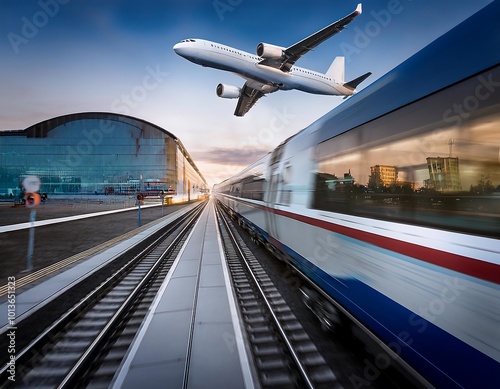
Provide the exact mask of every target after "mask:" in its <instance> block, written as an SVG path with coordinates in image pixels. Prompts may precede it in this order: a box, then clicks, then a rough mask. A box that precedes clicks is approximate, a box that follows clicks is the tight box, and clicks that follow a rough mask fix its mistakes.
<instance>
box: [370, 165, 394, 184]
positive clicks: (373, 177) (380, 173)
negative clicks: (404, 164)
mask: <svg viewBox="0 0 500 389" xmlns="http://www.w3.org/2000/svg"><path fill="white" fill-rule="evenodd" d="M397 179H398V170H397V168H396V166H389V165H375V166H370V177H369V179H368V187H370V188H382V187H386V188H387V187H389V186H391V185H394V184H396V181H397Z"/></svg>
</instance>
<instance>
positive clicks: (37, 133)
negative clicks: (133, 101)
mask: <svg viewBox="0 0 500 389" xmlns="http://www.w3.org/2000/svg"><path fill="white" fill-rule="evenodd" d="M86 119H99V120H112V121H116V122H121V123H126V124H129V125H131V126H134V127H137V128H143V127H144V126H149V127H151V128H153V129H156V130H158V131H161V132H163V133H164V134H165V135H168V136H169V137H171V138H173V139H174V140H178V139H177V137H176V136H175V135H173V134H172V133H170V132H168V131H167V130H165V129H163V128H161V127H159V126H157V125H156V124H153V123H150V122H148V121H146V120H142V119H138V118H136V117H133V116H128V115H122V114H118V113H112V112H80V113H72V114H68V115H62V116H57V117H54V118H51V119H47V120H44V121H41V122H39V123H36V124H33V125H32V126H29V127H27V128H26V129H24V132H25V134H26V136H27V137H28V138H45V137H46V136H47V134H48V133H49V132H50V131H51V130H53V129H54V128H56V127H59V126H61V125H63V124H66V123H70V122H74V121H76V120H86Z"/></svg>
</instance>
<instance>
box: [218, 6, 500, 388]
mask: <svg viewBox="0 0 500 389" xmlns="http://www.w3.org/2000/svg"><path fill="white" fill-rule="evenodd" d="M499 16H500V5H499V2H496V3H493V4H492V5H490V6H488V7H486V8H485V9H484V10H482V11H480V12H479V13H478V14H476V15H474V16H473V17H471V18H470V19H469V20H467V21H466V22H464V23H462V24H461V25H459V26H458V27H456V28H455V29H453V30H452V31H450V32H449V33H447V34H445V35H444V36H443V37H441V38H440V39H438V40H437V41H435V42H434V43H432V44H431V45H429V46H428V47H427V48H425V49H423V50H422V51H421V52H419V53H417V54H416V55H415V56H414V57H412V58H410V59H409V60H408V61H406V62H405V63H403V64H402V65H400V66H399V67H397V68H396V69H394V70H393V71H392V72H390V73H388V74H387V75H386V76H384V77H382V78H381V79H380V80H379V81H377V82H375V83H374V84H372V85H370V86H369V87H367V88H366V89H365V90H364V91H362V92H361V93H359V94H358V95H357V96H354V97H353V98H351V99H350V100H348V101H347V102H345V103H344V104H342V105H341V106H339V107H338V108H337V109H335V110H333V111H332V112H331V113H330V114H328V115H326V116H325V117H324V118H321V119H320V120H319V121H317V122H315V123H313V124H312V125H311V126H309V127H308V128H306V129H305V130H303V131H301V132H300V133H299V134H297V135H296V136H294V137H292V138H291V139H289V140H287V141H285V142H284V143H283V144H282V145H280V146H279V147H278V148H276V149H275V150H274V151H273V152H272V153H271V154H269V155H268V156H266V157H265V158H263V159H262V160H260V161H258V162H257V163H256V164H254V165H252V166H250V167H249V168H247V169H245V170H244V171H243V172H242V173H240V174H238V175H237V176H235V177H233V178H231V179H230V180H227V181H225V182H224V183H222V184H221V185H219V186H216V188H215V192H216V193H217V194H216V196H217V198H218V199H219V200H220V201H221V202H222V203H224V204H225V205H226V206H227V207H229V208H230V209H231V210H232V212H234V213H235V214H237V215H238V217H239V218H240V220H242V223H243V224H246V225H247V226H248V227H249V229H250V230H251V231H252V233H253V234H255V235H256V236H258V237H259V239H261V240H262V241H264V242H265V243H266V244H267V245H268V246H269V247H272V250H273V251H275V252H276V253H277V254H278V256H281V257H282V258H285V259H286V260H288V261H290V262H291V263H292V264H293V265H294V266H296V267H297V268H299V269H300V270H301V271H302V272H303V273H304V274H305V275H306V276H307V277H308V278H309V279H310V280H311V281H312V282H313V283H314V284H315V285H317V286H319V287H320V288H321V289H322V291H324V292H326V294H327V295H328V296H330V297H331V298H333V300H335V302H336V304H338V305H337V307H340V310H341V311H342V312H345V313H347V315H349V316H350V317H352V318H354V320H356V321H357V322H358V323H360V324H361V326H363V327H365V328H367V329H368V330H369V331H370V332H371V333H372V334H374V335H375V336H376V337H377V339H379V340H380V341H381V342H382V343H383V344H384V345H385V350H386V351H387V352H388V353H390V354H391V355H392V356H393V357H394V356H396V357H400V358H401V359H402V361H403V363H404V364H407V367H408V369H409V371H413V372H414V373H415V375H416V376H421V377H423V379H424V380H426V381H428V382H430V383H431V384H432V385H435V386H437V387H446V388H448V387H471V388H472V387H490V386H491V385H496V386H498V384H499V381H498V380H499V378H498V377H499V375H498V372H499V371H500V336H499V331H498V328H499V324H500V304H499V303H498V301H500V244H499V243H500V242H499V240H498V237H499V236H500V137H499V136H498V134H499V128H500V91H499V90H498V89H500V67H499V63H500V54H499V53H500V50H492V48H493V47H496V48H498V49H500V37H499V34H493V33H491V28H492V26H494V20H496V19H495V18H498V17H499ZM464 37H465V38H466V40H465V41H464ZM459 43H460V45H459ZM458 46H460V48H461V50H460V51H459V50H457V49H456V48H457V47H458ZM430 62H432V63H433V64H434V65H435V66H433V67H432V68H431V69H428V68H427V67H426V66H425V65H426V64H429V63H430ZM451 64H455V68H451V67H449V66H450V65H451ZM384 97H387V98H384ZM305 293H306V295H307V297H308V299H309V304H310V305H311V306H312V307H313V308H314V307H316V308H317V309H316V313H317V314H318V315H319V316H320V317H321V319H322V320H323V321H324V323H326V324H328V325H332V324H334V323H333V322H334V321H335V320H337V315H336V313H335V308H334V307H333V306H332V307H329V305H328V304H325V302H324V301H323V299H322V298H321V295H320V294H317V293H315V292H313V291H312V289H311V290H309V291H308V290H306V291H305ZM378 357H379V364H380V366H378V368H384V366H386V364H385V363H386V362H387V359H385V358H384V355H383V354H381V355H379V356H378ZM366 380H367V377H359V381H357V382H360V383H362V382H365V381H366Z"/></svg>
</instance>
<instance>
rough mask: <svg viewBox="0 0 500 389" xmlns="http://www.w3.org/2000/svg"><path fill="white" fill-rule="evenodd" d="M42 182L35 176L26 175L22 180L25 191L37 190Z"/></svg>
mask: <svg viewBox="0 0 500 389" xmlns="http://www.w3.org/2000/svg"><path fill="white" fill-rule="evenodd" d="M41 185H42V182H41V181H40V178H38V177H37V176H27V177H26V178H25V179H24V180H23V188H24V190H25V191H26V192H38V191H39V190H40V186H41Z"/></svg>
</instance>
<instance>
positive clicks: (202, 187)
mask: <svg viewBox="0 0 500 389" xmlns="http://www.w3.org/2000/svg"><path fill="white" fill-rule="evenodd" d="M27 175H36V176H39V177H40V179H41V181H42V187H41V189H40V193H43V192H45V193H48V194H49V195H50V194H53V195H59V196H67V195H75V194H107V195H111V194H113V195H123V194H134V193H135V192H137V191H148V190H149V191H157V192H158V191H159V190H165V191H168V189H169V188H170V193H171V194H172V196H173V197H174V199H176V200H179V201H181V200H191V199H196V198H198V197H200V196H202V195H203V194H205V193H206V192H207V190H208V186H207V183H206V181H205V179H204V178H203V176H202V174H201V173H200V172H199V170H198V168H197V167H196V165H195V163H194V161H193V160H192V158H191V156H190V155H189V153H188V152H187V150H186V149H185V148H184V146H183V145H182V143H181V141H180V140H179V139H178V138H177V137H176V136H174V135H173V134H171V133H170V132H168V131H166V130H164V129H163V128H161V127H158V126H156V125H154V124H152V123H149V122H146V121H144V120H141V119H137V118H134V117H131V116H126V115H121V114H115V113H104V112H89V113H77V114H70V115H64V116H59V117H56V118H52V119H49V120H45V121H43V122H40V123H37V124H35V125H32V126H30V127H28V128H26V129H24V130H12V131H0V196H2V197H11V196H12V195H17V194H19V192H20V189H19V182H20V181H21V180H22V178H23V177H25V176H27ZM49 198H50V196H49Z"/></svg>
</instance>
